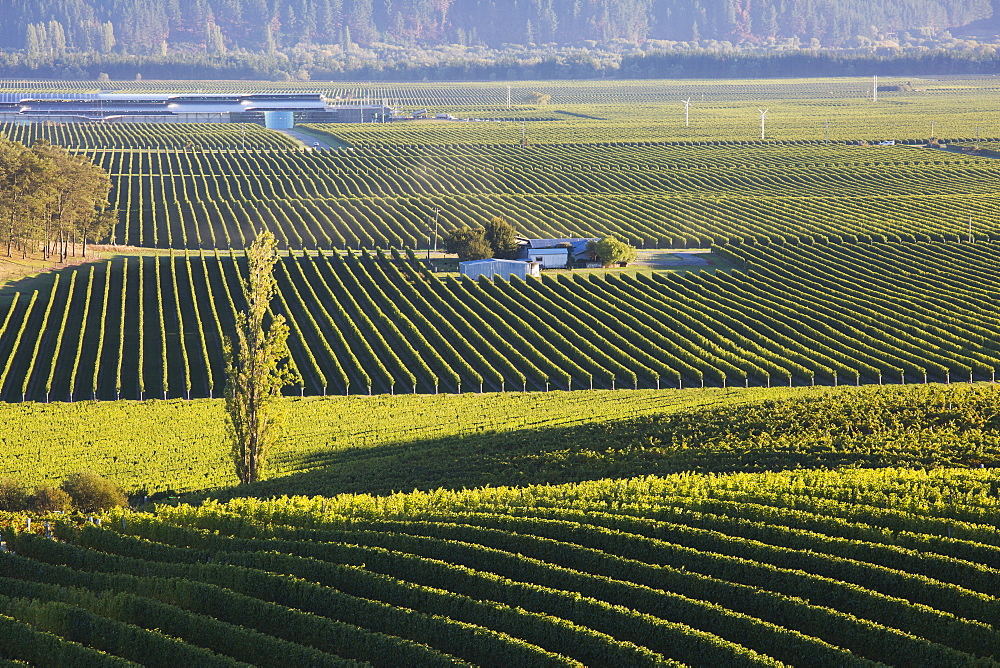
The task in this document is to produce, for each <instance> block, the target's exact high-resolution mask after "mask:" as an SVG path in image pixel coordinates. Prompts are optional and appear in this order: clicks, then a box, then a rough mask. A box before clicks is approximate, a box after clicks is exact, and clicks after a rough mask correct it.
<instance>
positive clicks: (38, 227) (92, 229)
mask: <svg viewBox="0 0 1000 668" xmlns="http://www.w3.org/2000/svg"><path fill="white" fill-rule="evenodd" d="M110 191H111V177H110V176H109V175H108V173H107V172H106V171H105V170H104V169H102V168H101V167H99V166H97V165H95V164H94V163H93V162H92V161H91V159H90V158H89V157H88V156H84V155H77V154H74V153H70V152H69V151H67V150H66V149H65V148H63V147H61V146H55V145H53V144H50V143H49V142H46V141H37V142H35V143H34V144H33V145H32V146H31V147H26V146H24V145H23V144H20V143H18V142H13V141H10V140H9V139H7V138H6V137H4V136H3V135H0V230H2V234H3V243H5V244H6V247H7V248H6V250H7V256H8V257H11V256H12V255H13V254H14V253H15V252H18V253H20V254H21V256H22V257H26V256H27V255H28V254H29V253H35V252H39V251H40V252H41V253H42V254H43V256H44V257H45V259H52V258H56V257H57V258H58V259H59V261H65V259H66V257H67V256H68V255H70V254H74V255H75V254H76V247H77V245H78V244H79V245H80V246H81V247H82V252H83V255H84V256H86V254H87V242H88V241H92V240H97V239H100V238H102V237H104V236H105V235H107V234H108V233H109V232H110V231H111V229H112V228H113V226H114V224H115V222H117V215H116V212H114V211H111V210H109V209H108V206H109V203H108V193H109V192H110Z"/></svg>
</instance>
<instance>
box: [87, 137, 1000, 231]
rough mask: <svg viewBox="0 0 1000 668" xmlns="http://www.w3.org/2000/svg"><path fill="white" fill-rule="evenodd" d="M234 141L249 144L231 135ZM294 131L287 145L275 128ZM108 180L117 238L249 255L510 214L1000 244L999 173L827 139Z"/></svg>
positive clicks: (661, 227) (348, 162)
mask: <svg viewBox="0 0 1000 668" xmlns="http://www.w3.org/2000/svg"><path fill="white" fill-rule="evenodd" d="M227 136H229V137H230V139H232V138H234V137H238V135H233V134H232V133H230V134H229V135H227ZM282 136H283V135H282ZM89 154H91V155H92V156H93V158H94V160H95V162H96V163H97V164H99V165H101V166H102V167H104V168H105V169H107V170H108V171H109V173H111V175H112V178H113V179H114V180H115V183H116V187H115V189H114V191H113V193H112V198H113V204H114V206H115V207H116V208H117V209H118V210H119V212H120V219H121V222H120V224H119V225H118V227H117V228H116V230H115V232H114V236H113V241H115V242H116V243H121V244H127V245H131V246H150V247H160V248H175V249H185V248H189V249H199V248H201V249H228V248H243V247H244V246H245V245H246V243H247V239H249V238H252V237H253V235H254V234H255V231H256V230H259V229H262V228H266V229H270V230H271V231H272V232H274V234H275V236H276V237H277V238H278V239H279V242H280V243H281V244H282V246H283V247H286V248H291V249H296V250H298V249H303V248H306V249H316V248H325V249H330V248H341V249H343V248H355V249H357V248H373V247H383V248H386V247H391V246H396V247H411V248H426V246H427V243H428V241H427V237H428V229H427V218H428V217H429V216H431V215H432V214H433V211H434V209H435V208H439V209H440V211H441V217H440V218H441V223H442V230H443V232H447V231H448V230H450V229H452V228H454V227H461V226H472V227H476V226H479V225H481V224H482V223H483V222H484V221H486V220H489V219H490V218H492V217H493V216H496V215H501V214H502V215H505V216H507V217H508V218H509V219H510V220H511V221H512V222H513V223H514V224H515V225H516V226H517V228H518V230H519V231H520V232H521V233H522V234H525V235H527V236H530V237H535V238H565V237H572V236H584V237H593V236H605V235H607V234H615V235H618V236H619V237H622V238H626V239H628V240H629V241H630V242H631V243H633V244H634V245H636V246H639V247H646V248H684V247H706V246H708V245H711V244H713V243H718V244H721V243H726V242H728V241H733V240H737V241H738V240H740V239H747V238H760V239H769V238H779V237H797V236H799V235H845V234H849V235H882V236H884V237H885V238H887V239H889V240H902V241H907V240H908V241H913V240H921V239H929V238H937V239H943V238H950V239H957V238H958V237H959V236H962V237H963V238H964V236H965V234H966V232H967V227H968V225H969V219H970V217H971V218H972V226H973V233H974V234H975V235H976V236H977V237H980V238H1000V218H998V214H997V210H998V209H997V195H996V184H997V182H998V177H1000V163H998V162H997V161H996V160H991V159H987V158H975V157H966V156H962V155H958V154H955V153H949V152H944V151H938V150H934V149H923V148H918V147H914V146H894V147H860V146H853V147H851V146H844V145H836V146H835V145H826V144H822V143H815V142H813V143H806V142H801V143H789V144H774V143H767V144H761V143H759V142H757V143H746V144H741V143H736V142H734V143H725V144H722V143H720V144H698V145H691V146H667V145H628V146H626V145H607V146H601V145H560V146H545V147H532V148H529V149H522V148H519V147H517V146H514V145H507V146H502V145H490V146H485V147H477V146H437V147H434V146H431V147H419V146H402V147H391V148H388V147H381V148H380V147H369V148H364V149H357V150H353V151H309V152H302V151H289V150H279V149H275V150H253V151H250V150H248V151H238V150H231V149H226V150H213V151H206V152H187V151H148V152H137V151H132V152H129V151H105V150H97V151H90V152H89Z"/></svg>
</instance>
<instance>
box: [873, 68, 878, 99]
mask: <svg viewBox="0 0 1000 668" xmlns="http://www.w3.org/2000/svg"><path fill="white" fill-rule="evenodd" d="M872 102H878V75H877V74H876V75H875V76H874V77H872Z"/></svg>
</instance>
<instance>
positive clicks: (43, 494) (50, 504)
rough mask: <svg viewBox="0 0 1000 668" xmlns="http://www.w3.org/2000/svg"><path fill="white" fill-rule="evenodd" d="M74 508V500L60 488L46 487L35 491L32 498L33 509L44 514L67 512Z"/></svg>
mask: <svg viewBox="0 0 1000 668" xmlns="http://www.w3.org/2000/svg"><path fill="white" fill-rule="evenodd" d="M72 508H73V499H71V498H70V496H69V494H67V493H66V492H65V490H62V489H59V488H58V487H52V486H44V487H39V488H38V489H36V490H35V494H34V496H32V497H31V509H32V510H36V511H38V512H42V513H51V512H55V511H60V512H66V511H68V510H71V509H72Z"/></svg>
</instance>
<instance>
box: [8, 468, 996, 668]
mask: <svg viewBox="0 0 1000 668" xmlns="http://www.w3.org/2000/svg"><path fill="white" fill-rule="evenodd" d="M996 488H997V478H996V474H995V473H994V472H993V471H992V470H988V471H962V470H954V469H942V470H938V471H932V472H926V471H906V470H899V469H887V470H882V471H866V470H843V471H791V472H784V473H759V474H747V473H742V474H732V475H724V476H706V475H696V474H695V475H692V474H684V475H679V476H670V477H659V478H658V477H651V476H647V477H640V478H635V479H632V480H600V481H594V482H586V483H580V484H574V485H563V486H553V485H545V486H540V487H520V488H511V487H499V488H491V489H480V490H471V491H455V492H447V491H444V490H437V491H432V492H426V493H420V492H414V493H410V494H399V495H393V496H388V497H373V496H366V495H361V496H355V495H342V496H338V497H335V498H323V497H312V498H305V497H295V498H290V497H284V498H280V499H274V500H270V501H258V500H253V499H244V500H235V501H231V502H229V503H226V504H213V503H210V504H206V505H202V506H199V507H191V506H179V507H159V508H157V510H156V512H155V513H151V514H150V513H135V512H130V511H117V512H112V513H110V514H108V515H106V516H105V517H104V518H103V522H102V523H101V525H100V526H95V525H92V524H89V525H85V526H83V527H81V528H76V527H73V526H72V525H70V524H68V523H66V524H63V525H62V526H60V527H57V529H56V534H57V536H59V537H60V538H61V539H62V540H59V541H53V540H48V539H46V538H43V537H41V536H38V535H33V534H30V533H23V532H22V533H10V532H8V533H7V534H5V538H6V539H7V545H8V546H9V547H10V548H11V549H13V552H10V551H7V552H0V578H2V580H0V582H2V585H3V586H2V587H0V592H2V595H0V627H2V628H3V629H4V632H3V633H0V656H5V657H7V658H11V659H19V660H25V661H30V662H36V661H39V660H41V659H43V658H44V659H48V660H50V661H51V660H52V659H53V658H55V657H59V658H60V660H61V661H63V662H64V663H67V664H69V663H72V664H76V665H81V664H82V663H83V662H86V663H87V665H124V661H131V662H135V663H139V664H144V665H159V664H160V663H161V661H159V660H158V657H160V658H162V657H163V656H165V655H166V656H170V660H171V661H172V662H178V661H183V662H186V663H190V664H192V665H193V664H197V665H211V666H215V665H236V664H240V665H244V664H245V663H252V664H254V665H273V666H279V665H288V663H289V662H295V663H296V664H300V663H301V664H308V665H358V663H360V664H362V665H364V664H370V665H469V664H472V665H496V662H497V661H504V662H508V663H511V664H513V665H518V666H536V665H537V666H542V665H545V666H554V665H608V666H610V665H629V666H645V665H650V666H653V665H657V666H663V665H678V666H680V665H693V666H721V665H724V666H778V665H824V666H830V665H837V666H875V665H902V663H905V664H906V665H942V666H944V665H947V666H967V665H968V666H971V665H991V664H992V663H993V662H995V661H996V659H997V658H998V657H1000V636H998V634H997V632H996V630H995V627H996V625H997V623H998V611H1000V601H998V599H997V598H996V592H997V583H998V575H1000V570H998V567H1000V556H998V555H1000V552H998V550H1000V547H998V542H997V533H996V524H995V522H996V515H997V503H998V502H997V497H996ZM900 657H906V658H905V660H903V661H902V662H901V661H900ZM356 662H357V663H356Z"/></svg>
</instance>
